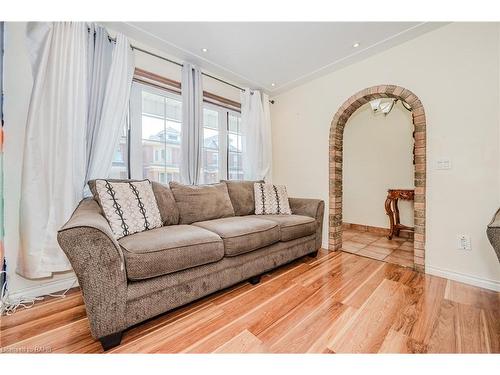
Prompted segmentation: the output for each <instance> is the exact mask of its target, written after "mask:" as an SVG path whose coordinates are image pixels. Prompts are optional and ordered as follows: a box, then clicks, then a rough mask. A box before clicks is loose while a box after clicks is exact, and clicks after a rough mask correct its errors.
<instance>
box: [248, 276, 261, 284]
mask: <svg viewBox="0 0 500 375" xmlns="http://www.w3.org/2000/svg"><path fill="white" fill-rule="evenodd" d="M248 281H249V282H250V284H252V285H255V284H258V283H260V275H258V276H254V277H251V278H250V279H248Z"/></svg>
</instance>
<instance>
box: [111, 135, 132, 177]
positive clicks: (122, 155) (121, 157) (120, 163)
mask: <svg viewBox="0 0 500 375" xmlns="http://www.w3.org/2000/svg"><path fill="white" fill-rule="evenodd" d="M127 150H128V143H127V130H126V128H124V132H123V133H122V135H121V136H120V139H119V141H118V145H117V146H116V149H115V153H114V154H113V162H112V163H111V170H110V172H109V178H118V179H126V178H128V151H127Z"/></svg>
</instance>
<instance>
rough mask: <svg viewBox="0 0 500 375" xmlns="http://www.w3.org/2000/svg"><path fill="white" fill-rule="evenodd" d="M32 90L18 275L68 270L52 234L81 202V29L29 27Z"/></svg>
mask: <svg viewBox="0 0 500 375" xmlns="http://www.w3.org/2000/svg"><path fill="white" fill-rule="evenodd" d="M28 27H29V29H28V40H29V46H30V51H31V57H32V63H33V66H32V68H33V74H34V84H33V90H32V94H31V101H30V105H29V111H28V119H27V124H26V135H25V145H24V159H23V170H22V185H21V212H20V215H21V219H20V251H19V259H18V268H17V271H18V272H19V273H20V274H21V275H23V276H25V277H29V278H39V277H46V276H51V275H52V272H57V271H65V270H69V269H71V267H70V265H69V262H68V260H67V259H66V257H65V255H64V254H63V252H62V251H61V250H60V248H59V246H58V244H57V241H56V235H57V230H58V229H59V228H60V227H61V226H62V225H63V224H64V222H65V221H66V220H67V219H68V218H69V216H70V215H71V213H72V212H73V210H74V208H75V206H76V205H77V204H78V202H79V201H80V200H81V199H82V190H83V189H82V187H83V183H84V181H85V166H86V163H85V159H86V143H85V142H86V129H87V126H86V121H87V37H88V32H87V26H86V25H85V24H84V23H50V24H46V23H44V24H29V26H28Z"/></svg>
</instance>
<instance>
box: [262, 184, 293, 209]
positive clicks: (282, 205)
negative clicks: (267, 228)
mask: <svg viewBox="0 0 500 375" xmlns="http://www.w3.org/2000/svg"><path fill="white" fill-rule="evenodd" d="M253 189H254V193H255V215H291V214H292V210H291V209H290V204H289V203H288V194H287V192H286V187H285V186H284V185H273V184H266V183H262V182H257V183H255V184H254V185H253Z"/></svg>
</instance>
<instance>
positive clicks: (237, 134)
mask: <svg viewBox="0 0 500 375" xmlns="http://www.w3.org/2000/svg"><path fill="white" fill-rule="evenodd" d="M227 128H228V133H227V148H228V150H227V154H228V160H227V170H228V171H227V175H228V179H230V180H243V177H244V176H243V162H242V156H241V154H242V152H243V139H242V136H241V117H240V116H239V115H237V114H235V113H229V116H228V124H227Z"/></svg>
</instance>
